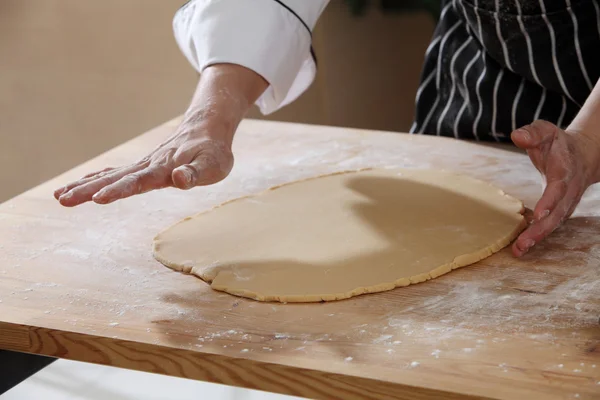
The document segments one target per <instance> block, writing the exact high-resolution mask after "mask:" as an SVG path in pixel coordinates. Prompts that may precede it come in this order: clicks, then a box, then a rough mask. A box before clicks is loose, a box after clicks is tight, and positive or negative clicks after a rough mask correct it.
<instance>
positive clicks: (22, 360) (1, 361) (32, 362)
mask: <svg viewBox="0 0 600 400" xmlns="http://www.w3.org/2000/svg"><path fill="white" fill-rule="evenodd" d="M55 360H56V359H55V358H51V357H46V356H40V355H38V354H28V353H18V352H14V351H8V350H0V395H2V393H4V392H6V391H8V390H10V389H12V388H13V387H15V386H17V385H18V384H19V383H21V382H23V381H24V380H25V379H27V378H29V377H30V376H31V375H33V374H35V373H36V372H38V371H39V370H41V369H43V368H45V367H46V366H48V365H49V364H51V363H52V362H54V361H55Z"/></svg>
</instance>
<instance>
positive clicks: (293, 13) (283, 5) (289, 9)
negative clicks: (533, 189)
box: [273, 0, 318, 67]
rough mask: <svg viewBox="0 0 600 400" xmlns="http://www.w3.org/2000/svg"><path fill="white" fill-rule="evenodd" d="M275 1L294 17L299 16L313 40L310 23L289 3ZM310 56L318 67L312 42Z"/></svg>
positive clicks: (279, 0)
mask: <svg viewBox="0 0 600 400" xmlns="http://www.w3.org/2000/svg"><path fill="white" fill-rule="evenodd" d="M273 1H274V2H275V3H277V4H279V5H280V6H281V7H283V8H285V9H286V10H288V11H289V12H290V13H291V14H292V15H293V16H294V17H296V18H298V21H300V23H301V24H302V25H304V27H305V28H306V30H307V31H308V34H309V35H310V38H311V41H312V31H311V30H310V28H309V27H308V24H307V23H306V22H304V20H303V19H302V18H300V16H299V15H298V14H297V13H296V11H294V10H292V9H291V8H290V7H289V6H288V5H287V4H285V3H283V2H282V1H281V0H273ZM310 56H311V57H312V59H313V61H314V62H315V66H317V67H318V63H317V56H316V54H315V49H314V48H313V47H312V44H311V45H310Z"/></svg>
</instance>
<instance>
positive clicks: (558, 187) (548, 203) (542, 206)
mask: <svg viewBox="0 0 600 400" xmlns="http://www.w3.org/2000/svg"><path fill="white" fill-rule="evenodd" d="M567 189H568V185H567V182H566V181H564V180H555V181H551V182H548V184H547V185H546V188H545V189H544V193H543V194H542V197H541V198H540V200H539V201H538V202H537V204H536V206H535V209H534V210H533V219H534V220H535V221H539V220H541V219H543V218H546V217H547V216H548V215H550V213H551V212H552V211H554V209H555V208H556V206H557V205H558V203H559V202H560V201H561V200H562V199H563V198H564V197H565V195H566V194H567Z"/></svg>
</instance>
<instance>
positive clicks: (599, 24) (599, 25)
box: [592, 1, 600, 37]
mask: <svg viewBox="0 0 600 400" xmlns="http://www.w3.org/2000/svg"><path fill="white" fill-rule="evenodd" d="M592 4H594V9H595V10H596V26H597V29H598V36H599V37H600V10H599V9H598V3H596V2H595V1H592Z"/></svg>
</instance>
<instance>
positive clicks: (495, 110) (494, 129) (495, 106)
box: [491, 69, 504, 142]
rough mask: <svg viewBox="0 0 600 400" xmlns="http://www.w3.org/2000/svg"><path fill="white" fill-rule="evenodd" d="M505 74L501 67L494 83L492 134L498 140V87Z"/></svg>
mask: <svg viewBox="0 0 600 400" xmlns="http://www.w3.org/2000/svg"><path fill="white" fill-rule="evenodd" d="M503 76H504V70H503V69H501V70H500V73H499V74H498V77H497V78H496V83H495V84H494V100H493V105H492V132H491V133H492V136H493V137H494V139H496V141H497V142H499V141H500V139H498V133H497V132H498V129H497V127H496V122H497V117H498V88H499V87H500V81H501V80H502V77H503Z"/></svg>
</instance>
